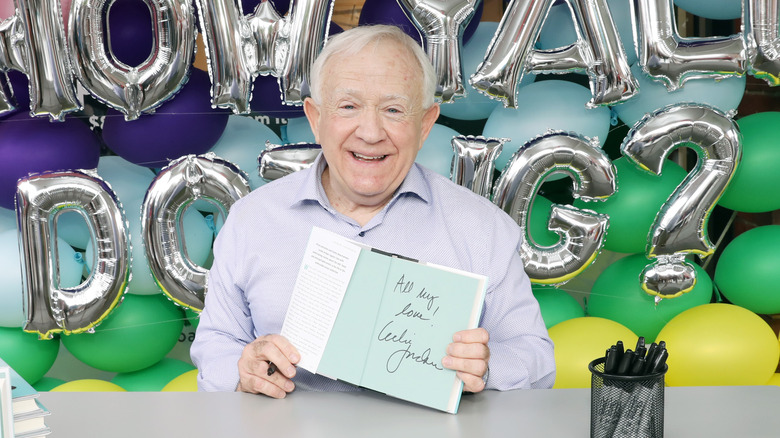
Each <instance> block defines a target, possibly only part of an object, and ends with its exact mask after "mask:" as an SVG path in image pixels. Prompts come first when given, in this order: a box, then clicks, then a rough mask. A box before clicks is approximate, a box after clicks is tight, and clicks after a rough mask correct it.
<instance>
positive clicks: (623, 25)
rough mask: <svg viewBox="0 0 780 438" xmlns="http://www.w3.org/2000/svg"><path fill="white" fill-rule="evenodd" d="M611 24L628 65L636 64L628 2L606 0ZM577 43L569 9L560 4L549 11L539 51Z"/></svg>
mask: <svg viewBox="0 0 780 438" xmlns="http://www.w3.org/2000/svg"><path fill="white" fill-rule="evenodd" d="M607 6H608V7H609V13H610V14H611V15H612V22H613V23H615V27H617V31H618V35H620V41H621V42H622V43H623V48H624V49H625V52H626V58H627V60H628V63H629V64H633V63H634V62H636V60H637V57H636V46H635V45H634V29H633V27H632V26H631V22H632V21H633V20H632V18H631V7H630V2H627V1H626V0H607ZM575 41H577V32H576V31H575V30H574V18H573V17H572V14H571V9H569V7H568V5H567V4H565V3H560V4H557V5H555V6H553V8H552V9H550V13H549V14H548V15H547V20H545V22H544V25H543V26H542V31H541V32H540V33H539V48H540V49H546V50H549V49H557V48H559V47H565V46H568V45H569V44H572V43H574V42H575Z"/></svg>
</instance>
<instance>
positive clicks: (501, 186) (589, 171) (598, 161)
mask: <svg viewBox="0 0 780 438" xmlns="http://www.w3.org/2000/svg"><path fill="white" fill-rule="evenodd" d="M553 173H565V174H568V175H571V177H572V179H573V180H574V185H575V187H574V197H575V198H581V199H583V200H585V201H594V200H600V199H605V198H607V197H609V196H611V195H612V194H614V193H615V185H616V183H615V181H616V178H615V169H614V167H613V166H612V162H610V160H609V158H608V157H607V155H606V154H605V153H604V151H603V150H601V148H599V147H598V142H597V141H594V140H589V139H587V138H586V137H583V136H581V135H579V134H572V133H565V132H560V131H557V132H549V133H547V134H544V135H541V136H538V137H536V138H534V139H532V140H530V141H529V142H527V143H526V144H525V145H523V146H522V147H521V148H520V149H519V150H518V151H517V152H515V154H514V155H513V156H512V158H511V159H510V161H509V164H507V166H506V167H505V168H504V170H503V172H501V176H500V177H499V178H498V181H497V182H496V187H495V191H494V193H493V202H494V203H495V204H496V205H498V206H499V207H501V208H502V209H503V210H504V211H505V212H507V213H508V214H509V215H510V216H511V217H512V218H513V219H514V220H515V222H517V224H518V225H520V228H521V231H522V233H521V235H522V236H523V241H522V242H521V243H520V249H519V252H520V255H521V256H522V257H523V260H524V261H525V263H526V266H525V269H526V272H527V273H528V277H530V278H531V281H532V282H534V283H541V284H562V283H565V282H566V281H568V280H570V279H572V278H574V277H575V276H577V275H578V274H579V273H580V272H582V271H583V270H585V268H587V267H588V266H589V265H590V264H591V263H592V262H593V261H594V260H596V256H598V252H599V251H600V250H601V247H602V245H603V243H604V235H605V234H606V231H607V225H608V223H609V218H608V217H607V216H606V215H602V214H598V213H594V212H591V211H585V210H580V209H578V208H575V207H571V206H561V205H553V208H552V215H551V217H550V221H549V229H550V230H552V231H555V232H556V233H558V235H559V236H561V239H560V240H559V241H558V243H556V244H554V245H552V246H548V247H542V246H540V245H539V244H537V243H536V242H535V241H534V239H533V236H531V235H530V232H529V224H530V221H529V220H530V212H531V207H532V206H533V200H534V198H535V197H536V193H537V192H538V191H539V187H540V186H541V184H542V183H543V182H544V180H545V179H546V178H547V177H548V176H549V175H551V174H553Z"/></svg>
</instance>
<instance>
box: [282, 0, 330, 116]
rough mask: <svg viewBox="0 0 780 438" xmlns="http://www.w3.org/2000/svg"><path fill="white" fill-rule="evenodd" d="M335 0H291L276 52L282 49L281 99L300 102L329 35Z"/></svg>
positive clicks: (290, 102)
mask: <svg viewBox="0 0 780 438" xmlns="http://www.w3.org/2000/svg"><path fill="white" fill-rule="evenodd" d="M333 3H334V0H294V1H292V2H291V4H290V13H289V17H288V20H287V21H286V25H285V26H283V27H282V37H281V38H282V41H285V43H284V44H282V45H281V46H280V47H277V48H276V50H277V53H276V56H281V53H279V51H280V50H281V51H283V53H284V55H286V56H285V57H284V58H282V59H284V60H285V62H284V64H283V66H284V67H283V68H282V70H281V71H280V72H279V85H280V86H281V88H282V96H283V97H284V102H285V103H286V104H288V105H301V104H303V99H304V98H305V97H306V96H305V95H304V93H305V91H306V89H308V86H309V85H308V82H309V72H310V70H311V65H312V64H313V63H314V60H315V59H316V58H317V55H319V53H320V51H321V50H322V47H323V46H324V45H325V41H326V39H327V36H328V28H329V27H330V17H331V15H332V14H333Z"/></svg>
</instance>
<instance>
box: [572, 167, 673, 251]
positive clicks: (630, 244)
mask: <svg viewBox="0 0 780 438" xmlns="http://www.w3.org/2000/svg"><path fill="white" fill-rule="evenodd" d="M613 164H614V165H615V172H616V176H617V191H616V192H615V194H614V195H612V196H610V197H609V198H607V199H606V200H604V201H603V202H598V201H595V202H594V201H591V202H585V201H583V200H581V199H576V200H575V201H574V206H575V207H577V208H581V209H590V210H594V211H596V212H597V213H603V214H607V215H609V228H607V237H606V241H605V242H604V249H607V250H609V251H614V252H622V253H629V254H636V253H644V252H645V251H646V246H647V236H648V234H649V233H650V229H651V228H652V226H653V223H654V222H655V217H656V215H657V214H658V212H660V211H661V207H662V206H663V205H664V203H665V202H666V200H667V199H668V198H669V195H671V194H672V192H674V190H675V189H676V188H677V186H678V185H680V183H681V182H682V180H683V179H685V176H686V175H687V174H688V172H686V171H685V169H683V168H682V167H680V165H679V164H677V163H675V162H673V161H671V160H666V162H664V167H663V170H662V171H661V175H654V174H652V173H649V172H646V171H644V170H641V169H639V168H638V167H637V166H636V165H635V164H633V163H632V162H630V161H629V160H628V159H627V158H626V157H620V158H618V159H616V160H614V161H613Z"/></svg>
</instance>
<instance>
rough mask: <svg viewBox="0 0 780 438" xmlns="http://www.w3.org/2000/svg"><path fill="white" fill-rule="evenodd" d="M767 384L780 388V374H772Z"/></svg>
mask: <svg viewBox="0 0 780 438" xmlns="http://www.w3.org/2000/svg"><path fill="white" fill-rule="evenodd" d="M766 384H767V385H775V386H780V373H774V374H772V377H770V378H769V381H768V382H766Z"/></svg>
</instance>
